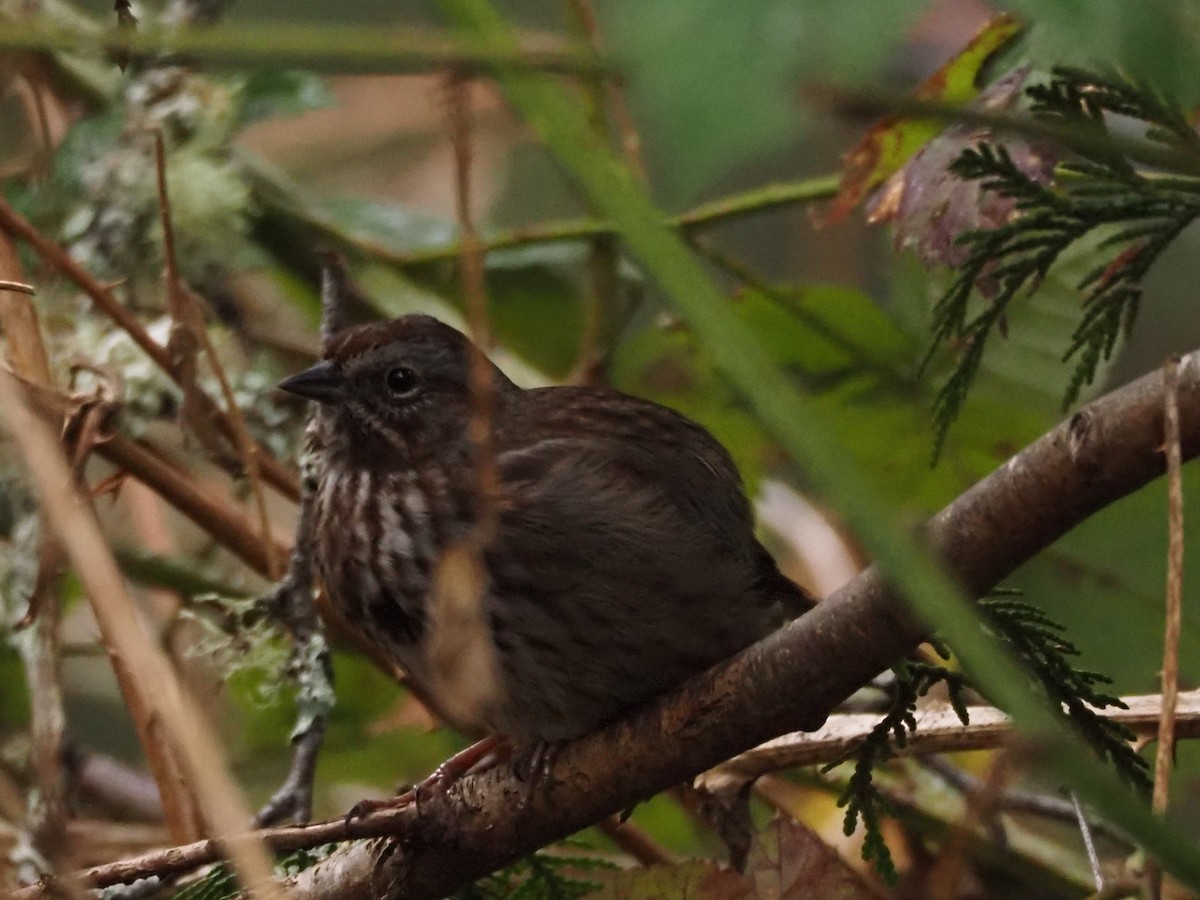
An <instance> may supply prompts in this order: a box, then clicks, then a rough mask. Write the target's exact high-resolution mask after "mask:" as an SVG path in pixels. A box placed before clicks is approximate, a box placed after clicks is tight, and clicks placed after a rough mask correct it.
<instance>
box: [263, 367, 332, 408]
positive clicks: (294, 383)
mask: <svg viewBox="0 0 1200 900" xmlns="http://www.w3.org/2000/svg"><path fill="white" fill-rule="evenodd" d="M277 387H278V388H279V389H280V390H281V391H287V392H288V393H289V394H297V395H298V396H301V397H305V398H307V399H309V400H316V401H317V402H318V403H337V402H338V401H340V400H341V399H342V376H341V373H340V372H338V370H337V367H336V366H335V365H334V364H333V363H331V362H329V361H325V362H319V363H317V364H316V365H315V366H313V367H312V368H310V369H305V370H304V371H303V372H300V373H299V374H297V375H293V376H292V377H291V378H285V379H283V381H281V382H279V384H278V385H277Z"/></svg>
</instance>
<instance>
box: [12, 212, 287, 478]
mask: <svg viewBox="0 0 1200 900" xmlns="http://www.w3.org/2000/svg"><path fill="white" fill-rule="evenodd" d="M0 229H4V230H7V231H10V232H11V233H12V234H13V235H15V236H16V237H18V238H20V239H21V240H22V241H24V242H25V243H27V244H29V246H30V247H32V248H33V249H34V251H35V252H36V253H37V254H38V256H40V257H41V258H42V259H43V260H44V261H45V262H46V263H47V264H49V265H50V266H51V267H53V268H55V269H57V270H58V271H59V272H61V273H62V274H63V275H65V276H66V277H67V278H69V279H70V280H71V281H73V282H74V283H75V284H76V286H78V287H79V288H80V290H82V291H83V292H84V293H85V294H87V295H88V297H90V298H91V300H92V302H93V303H95V304H96V306H97V307H98V308H99V309H100V311H101V312H103V313H104V314H105V315H107V316H108V317H109V318H111V319H112V320H113V321H114V322H116V323H117V325H119V326H120V327H121V328H123V329H124V330H125V331H126V332H127V333H128V334H129V336H130V337H131V338H133V341H134V343H136V344H137V345H138V346H139V347H141V349H142V351H143V352H144V353H145V354H146V355H147V356H149V357H150V359H151V360H153V361H154V364H155V365H157V366H158V367H159V368H160V369H162V370H163V371H164V372H166V373H167V374H168V375H169V376H170V377H171V378H172V379H175V378H176V377H177V376H176V373H175V371H174V370H173V367H172V364H171V357H170V354H169V353H168V352H167V350H166V348H165V347H163V346H162V345H161V344H159V343H158V342H157V341H155V340H154V338H152V337H151V336H150V333H149V332H148V331H146V329H145V327H144V326H143V325H142V323H141V322H140V321H138V319H137V317H136V316H134V315H133V313H131V312H130V311H129V310H128V309H126V308H125V307H124V305H122V303H121V302H120V301H119V300H118V299H117V298H116V296H115V295H114V294H113V292H112V291H111V290H109V289H108V288H107V287H105V286H104V285H102V284H101V283H100V282H99V281H97V280H96V279H95V278H94V277H93V276H92V274H91V273H90V272H88V271H87V270H86V269H85V268H83V266H81V265H80V264H79V263H77V262H76V261H75V260H74V259H73V258H72V257H71V255H70V254H69V253H68V252H67V251H66V250H64V249H63V248H62V247H61V246H59V245H58V244H56V243H55V242H54V241H51V240H49V239H48V238H47V237H45V235H43V234H42V233H41V232H40V231H38V230H37V228H35V227H34V226H33V225H32V224H31V223H30V222H29V221H28V220H27V219H25V218H24V217H23V216H21V215H20V213H18V212H17V211H16V210H14V209H13V208H12V207H11V206H10V205H9V204H8V202H7V201H5V200H4V198H3V197H0ZM200 397H201V398H202V399H201V402H202V403H204V404H205V405H206V406H207V407H209V408H212V409H214V410H215V415H216V420H217V421H218V422H219V423H221V429H222V431H223V432H225V434H226V437H228V438H229V439H230V440H231V441H233V440H234V435H235V432H234V429H233V424H232V422H230V420H229V417H228V416H226V415H225V414H224V413H223V412H222V411H221V410H220V409H218V408H216V404H215V403H214V402H213V400H212V398H211V397H209V396H208V395H207V394H201V395H200ZM258 459H259V462H260V464H261V468H262V474H263V478H264V479H265V480H266V481H267V483H268V484H270V485H271V486H272V487H273V488H275V490H277V491H279V492H280V493H281V494H283V495H284V496H285V497H288V498H289V499H291V500H298V499H299V498H300V482H299V479H298V478H297V477H296V475H295V473H293V472H291V471H290V470H289V469H288V468H287V467H286V466H285V465H283V464H282V463H280V462H279V461H278V460H277V459H275V458H274V457H273V456H271V454H270V453H268V452H267V451H266V450H264V449H262V448H261V447H260V448H259V449H258Z"/></svg>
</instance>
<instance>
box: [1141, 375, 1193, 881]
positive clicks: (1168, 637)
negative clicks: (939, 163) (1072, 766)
mask: <svg viewBox="0 0 1200 900" xmlns="http://www.w3.org/2000/svg"><path fill="white" fill-rule="evenodd" d="M1179 365H1180V361H1179V357H1177V356H1175V357H1171V358H1170V359H1168V360H1167V364H1166V365H1165V366H1164V367H1163V429H1164V448H1163V449H1164V450H1165V452H1166V456H1167V533H1168V538H1167V590H1166V615H1165V619H1166V622H1165V626H1164V629H1163V632H1164V633H1163V663H1162V696H1163V703H1162V714H1161V717H1160V718H1159V722H1158V747H1157V749H1156V751H1155V754H1154V795H1153V797H1152V799H1151V805H1152V806H1153V808H1154V811H1155V812H1157V813H1160V814H1161V813H1164V812H1166V811H1167V803H1168V798H1169V796H1170V787H1171V769H1172V768H1173V764H1174V761H1175V715H1176V704H1177V702H1178V695H1179V632H1180V629H1181V627H1182V623H1183V541H1184V534H1183V471H1182V468H1183V453H1182V451H1181V449H1180V446H1179ZM1145 894H1146V898H1147V900H1158V898H1159V896H1160V895H1161V894H1162V873H1161V871H1160V870H1159V868H1158V865H1157V863H1156V862H1155V861H1154V860H1152V859H1147V860H1146V871H1145Z"/></svg>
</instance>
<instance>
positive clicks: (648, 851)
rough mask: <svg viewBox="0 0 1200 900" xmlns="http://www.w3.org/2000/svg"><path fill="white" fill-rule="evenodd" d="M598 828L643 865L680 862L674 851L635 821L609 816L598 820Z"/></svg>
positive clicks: (666, 864) (663, 864)
mask: <svg viewBox="0 0 1200 900" xmlns="http://www.w3.org/2000/svg"><path fill="white" fill-rule="evenodd" d="M596 828H597V829H598V830H600V831H602V832H603V833H604V834H606V835H607V836H608V838H609V840H611V841H612V842H613V843H614V844H616V845H617V846H618V847H620V848H621V849H622V850H624V851H625V852H626V853H628V854H629V855H630V856H632V857H633V858H634V859H636V860H637V861H638V862H639V863H641V864H642V865H643V866H671V865H675V864H677V863H678V862H679V858H678V857H677V856H676V855H675V854H674V853H672V852H671V851H670V850H668V849H667V848H666V847H664V846H663V845H662V844H660V843H659V842H658V841H656V840H654V838H652V837H651V836H650V835H649V833H647V832H646V830H645V829H644V828H639V827H638V826H637V825H635V824H634V823H633V822H628V821H626V822H622V821H621V820H620V819H619V818H617V817H616V816H609V817H608V818H607V819H601V820H600V821H599V822H597V823H596Z"/></svg>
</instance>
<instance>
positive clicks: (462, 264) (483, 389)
mask: <svg viewBox="0 0 1200 900" xmlns="http://www.w3.org/2000/svg"><path fill="white" fill-rule="evenodd" d="M449 93H450V98H449V114H450V137H451V141H452V143H453V145H454V198H455V216H456V219H457V221H458V231H459V257H458V264H459V271H460V274H461V278H462V284H463V293H464V294H465V295H466V298H467V322H468V325H469V326H470V331H471V339H472V341H473V343H474V345H475V347H476V348H478V350H477V351H476V352H473V353H472V354H471V370H470V390H471V416H470V419H469V420H468V422H467V438H468V440H469V441H470V444H471V449H472V452H473V455H474V459H473V460H472V462H473V464H474V468H475V479H476V493H477V496H476V511H475V512H476V522H477V526H478V528H479V529H480V532H481V534H482V535H483V539H484V540H485V541H486V540H487V539H488V538H489V537H490V536H491V534H492V530H493V529H494V527H495V522H494V516H495V502H494V499H495V497H496V490H497V485H498V481H497V479H498V475H497V472H496V451H495V447H494V445H493V436H492V414H493V405H494V393H495V392H494V389H493V385H492V366H491V363H490V362H489V361H488V359H487V356H486V353H487V351H488V350H489V349H490V348H491V345H492V341H491V329H490V328H489V326H488V300H487V284H486V282H485V274H484V251H483V244H482V242H481V241H480V238H479V231H478V229H477V228H476V227H475V216H474V212H473V210H472V208H471V207H472V202H471V200H472V198H471V193H472V192H471V161H472V152H471V82H470V81H469V80H467V79H466V78H465V77H463V76H461V75H458V74H455V75H452V76H451V77H450V82H449Z"/></svg>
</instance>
